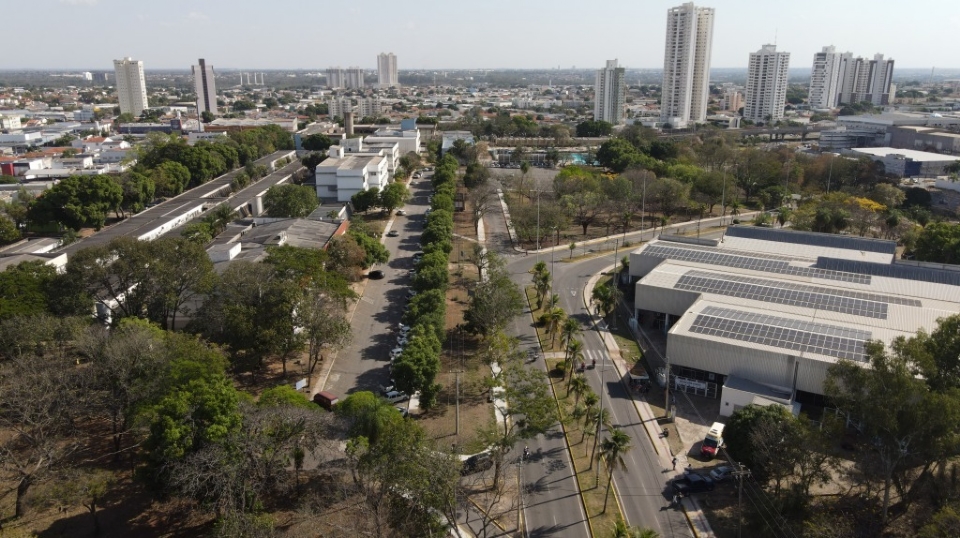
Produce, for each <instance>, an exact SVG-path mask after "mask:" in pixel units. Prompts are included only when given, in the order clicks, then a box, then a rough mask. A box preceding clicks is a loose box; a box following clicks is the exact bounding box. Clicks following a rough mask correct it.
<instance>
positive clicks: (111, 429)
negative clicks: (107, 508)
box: [0, 314, 330, 536]
mask: <svg viewBox="0 0 960 538" xmlns="http://www.w3.org/2000/svg"><path fill="white" fill-rule="evenodd" d="M0 338H2V339H3V341H4V344H5V345H4V346H3V355H2V361H0V371H2V373H3V375H2V376H0V394H2V395H3V401H4V405H3V409H2V410H0V427H2V428H3V430H4V432H5V435H4V437H3V440H2V442H0V469H2V474H0V476H2V477H3V480H4V481H5V482H6V484H7V485H8V486H9V487H12V489H13V490H15V491H16V495H15V508H14V516H16V517H22V516H23V515H24V514H25V513H26V511H27V509H28V506H35V505H37V504H39V505H40V506H43V505H44V504H55V505H57V506H60V507H72V506H80V505H82V506H85V507H86V508H87V510H88V513H89V514H90V517H91V520H92V521H91V523H90V525H91V527H92V529H93V532H94V534H96V533H98V532H99V531H100V523H99V517H98V508H99V507H100V504H101V503H102V502H103V499H104V498H107V497H108V496H109V494H111V493H112V490H113V489H114V487H115V485H116V482H117V481H118V480H119V475H118V474H115V471H114V470H113V469H114V468H113V466H111V465H110V464H111V462H114V464H115V463H117V462H122V461H123V460H126V461H128V462H129V463H128V464H127V466H130V465H133V466H136V468H137V473H136V474H137V477H138V478H139V479H141V480H142V481H143V482H144V483H145V484H147V485H149V486H150V488H151V491H153V492H155V493H156V494H157V496H158V497H161V498H162V497H169V496H171V495H174V496H179V497H181V498H184V499H190V500H193V501H195V502H197V503H198V505H202V506H206V507H208V508H209V509H211V511H213V512H215V513H216V514H217V516H218V518H219V525H218V526H219V527H221V528H222V530H221V533H222V534H221V535H226V536H229V535H241V534H247V533H248V532H250V530H251V527H256V526H257V525H256V520H257V518H258V515H259V514H260V513H262V511H263V507H264V503H265V501H266V499H267V498H268V497H276V496H278V495H282V494H289V493H290V492H293V491H295V490H296V489H297V486H298V484H299V472H295V471H299V469H300V468H301V467H302V465H303V461H304V458H305V456H308V455H309V456H312V457H317V456H319V452H318V450H319V448H320V447H321V440H322V439H321V437H322V434H323V435H324V436H325V435H329V433H328V430H330V428H329V427H327V426H326V425H325V424H326V423H328V422H329V421H326V420H324V419H325V417H324V415H323V414H322V413H321V412H320V411H319V409H318V408H316V406H314V405H313V404H311V403H309V402H307V400H306V399H305V398H304V397H303V396H302V395H300V394H298V393H296V392H295V391H293V389H291V388H288V387H278V388H276V389H270V390H267V391H265V392H264V393H263V394H262V396H261V398H260V400H259V401H258V402H256V403H254V401H253V399H252V398H251V396H250V395H248V394H245V393H243V392H240V391H239V390H237V389H236V388H235V387H234V385H233V383H232V382H231V381H230V379H229V378H228V377H227V375H226V367H227V365H228V362H227V360H226V358H225V356H224V354H223V352H222V351H221V350H220V349H218V348H217V347H215V346H212V345H209V344H206V343H204V342H202V341H200V340H198V339H197V338H196V337H194V336H192V335H189V334H185V333H173V332H168V331H164V330H162V329H160V328H159V327H157V326H156V325H153V324H151V323H150V322H148V321H146V320H142V319H137V318H133V317H130V318H124V319H123V320H121V321H119V322H118V323H117V324H116V325H115V326H114V327H113V328H111V329H109V330H107V329H106V328H105V327H104V326H102V325H101V324H98V323H91V318H90V317H89V316H87V317H80V318H77V317H57V318H55V317H52V316H50V315H47V314H39V315H30V316H23V317H14V318H10V319H7V320H4V321H3V322H0ZM104 440H109V443H107V444H105V443H103V441H104ZM291 468H293V469H295V471H291ZM36 488H43V489H42V490H41V491H42V493H41V494H40V495H39V496H34V497H33V500H31V497H30V496H31V494H32V493H33V492H34V490H35V489H36Z"/></svg>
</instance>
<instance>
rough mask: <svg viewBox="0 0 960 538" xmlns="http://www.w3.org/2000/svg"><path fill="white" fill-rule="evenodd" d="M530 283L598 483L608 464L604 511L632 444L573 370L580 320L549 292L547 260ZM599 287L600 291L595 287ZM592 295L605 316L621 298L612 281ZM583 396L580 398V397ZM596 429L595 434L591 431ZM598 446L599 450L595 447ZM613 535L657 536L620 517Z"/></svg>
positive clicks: (578, 356) (580, 356)
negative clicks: (589, 441) (557, 351)
mask: <svg viewBox="0 0 960 538" xmlns="http://www.w3.org/2000/svg"><path fill="white" fill-rule="evenodd" d="M533 285H534V289H535V290H536V293H537V308H538V309H540V308H543V310H544V312H543V314H541V316H540V321H541V322H542V323H543V324H544V325H545V326H546V329H547V334H549V335H550V347H551V349H552V348H553V347H554V344H555V341H556V338H557V336H559V337H560V346H561V347H562V348H563V352H564V353H563V365H564V368H563V370H562V372H563V376H564V377H565V378H566V377H567V372H569V373H570V375H569V378H567V386H566V394H565V396H564V397H565V398H568V397H569V396H570V395H571V394H572V395H573V397H574V405H573V410H572V411H571V413H570V416H569V418H568V420H570V421H572V422H573V423H574V424H577V425H580V432H581V436H580V443H584V441H585V440H586V437H587V435H593V436H594V442H593V448H592V454H591V455H590V469H592V468H593V462H594V460H596V461H597V462H598V463H597V477H598V484H599V473H600V464H599V462H600V461H603V462H605V463H606V466H607V489H606V493H605V495H604V500H603V512H606V511H607V505H608V503H609V501H610V489H611V486H612V484H613V472H614V471H615V470H617V469H623V470H626V463H625V462H624V459H623V455H624V454H626V453H627V451H629V450H630V448H631V438H630V436H629V435H628V434H627V433H626V432H625V431H623V430H621V429H620V428H616V427H613V426H612V424H611V422H610V411H609V409H602V408H600V407H599V406H598V404H599V403H600V397H599V396H598V395H597V393H596V392H594V391H593V389H592V388H591V387H590V384H589V383H588V382H587V378H586V377H585V376H584V375H583V374H578V373H576V365H577V364H581V363H584V359H585V354H584V346H583V342H582V341H581V340H579V339H578V338H577V337H578V336H580V333H581V332H582V330H581V328H580V323H579V322H578V321H577V320H576V319H574V318H572V317H570V316H568V315H567V314H566V312H564V310H563V309H562V308H560V307H559V302H560V296H559V295H558V294H556V293H550V292H551V285H552V279H551V275H550V272H549V271H548V270H547V264H546V262H543V261H541V262H537V264H536V265H534V267H533ZM597 290H600V291H597ZM592 298H593V299H594V301H596V302H597V303H598V305H599V307H600V310H602V311H603V313H604V315H605V316H607V315H609V314H610V312H612V311H613V310H614V308H615V307H616V304H617V301H619V300H620V290H619V288H618V287H617V286H616V284H615V283H614V284H613V285H608V284H602V285H600V286H597V287H596V288H594V292H593V296H592ZM581 400H582V401H581ZM601 428H606V429H607V432H608V435H607V437H606V438H605V439H604V440H603V441H602V442H599V444H598V441H599V434H600V430H601ZM594 431H596V434H594V433H593V432H594ZM598 448H599V452H598V451H597V449H598ZM586 450H587V448H586V443H584V456H586ZM613 535H614V536H615V537H624V538H627V537H631V536H642V537H644V538H656V536H657V533H656V532H653V531H650V530H649V529H638V528H636V527H633V528H631V527H628V526H627V525H626V524H625V523H624V522H623V520H622V519H621V520H619V521H618V522H617V527H616V528H615V529H614V534H613Z"/></svg>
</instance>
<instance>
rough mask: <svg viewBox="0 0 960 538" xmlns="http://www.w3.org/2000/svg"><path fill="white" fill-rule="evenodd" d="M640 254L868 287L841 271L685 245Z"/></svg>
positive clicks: (655, 247) (861, 278) (860, 278)
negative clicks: (800, 265) (799, 265)
mask: <svg viewBox="0 0 960 538" xmlns="http://www.w3.org/2000/svg"><path fill="white" fill-rule="evenodd" d="M642 254H645V255H648V256H652V257H655V258H661V259H668V260H681V261H691V262H697V263H705V264H710V265H722V266H725V267H736V268H739V269H750V270H752V271H763V272H767V273H778V274H784V275H796V276H802V277H808V278H819V279H822V280H836V281H839V282H851V283H856V284H869V283H870V276H869V275H861V274H856V273H845V272H842V271H833V270H828V269H820V268H816V267H798V266H794V265H790V264H789V263H788V262H787V261H785V260H782V259H771V258H770V257H759V256H743V255H739V254H727V253H722V252H717V251H713V250H708V249H699V248H690V246H687V245H685V246H682V247H680V246H673V245H659V244H653V245H650V246H648V247H647V248H645V249H643V252H642Z"/></svg>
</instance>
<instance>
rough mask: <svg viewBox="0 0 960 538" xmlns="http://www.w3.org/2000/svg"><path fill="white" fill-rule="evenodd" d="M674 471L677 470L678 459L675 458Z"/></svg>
mask: <svg viewBox="0 0 960 538" xmlns="http://www.w3.org/2000/svg"><path fill="white" fill-rule="evenodd" d="M673 470H674V471H676V470H677V458H673Z"/></svg>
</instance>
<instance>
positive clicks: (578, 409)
mask: <svg viewBox="0 0 960 538" xmlns="http://www.w3.org/2000/svg"><path fill="white" fill-rule="evenodd" d="M586 412H587V408H586V407H584V406H582V405H580V404H577V405H575V406H573V409H572V410H571V411H570V415H568V416H567V418H568V419H570V422H573V423H574V424H580V421H581V420H583V416H584V415H585V414H586Z"/></svg>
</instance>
